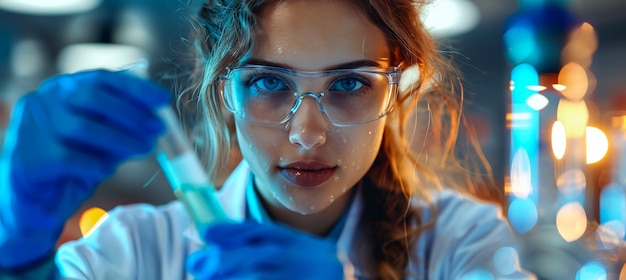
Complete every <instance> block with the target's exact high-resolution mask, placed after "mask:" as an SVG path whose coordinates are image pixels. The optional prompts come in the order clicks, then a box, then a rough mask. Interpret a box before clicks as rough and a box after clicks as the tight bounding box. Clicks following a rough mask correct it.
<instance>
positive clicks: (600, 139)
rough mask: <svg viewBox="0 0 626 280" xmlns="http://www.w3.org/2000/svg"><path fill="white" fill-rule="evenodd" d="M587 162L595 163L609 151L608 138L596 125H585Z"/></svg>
mask: <svg viewBox="0 0 626 280" xmlns="http://www.w3.org/2000/svg"><path fill="white" fill-rule="evenodd" d="M586 137H587V164H592V163H596V162H598V161H600V160H602V159H603V158H604V156H605V155H606V153H607V152H608V151H609V139H608V137H607V136H606V134H604V132H603V131H602V130H600V129H599V128H597V127H593V126H588V127H587V136H586Z"/></svg>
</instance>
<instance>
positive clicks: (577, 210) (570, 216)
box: [556, 202, 587, 242]
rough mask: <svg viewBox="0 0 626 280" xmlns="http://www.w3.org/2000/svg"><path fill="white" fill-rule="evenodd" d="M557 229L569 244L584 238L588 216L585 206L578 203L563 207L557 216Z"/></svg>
mask: <svg viewBox="0 0 626 280" xmlns="http://www.w3.org/2000/svg"><path fill="white" fill-rule="evenodd" d="M556 228H557V230H558V232H559V234H560V235H561V237H563V239H564V240H565V241H567V242H573V241H576V240H578V239H579V238H580V237H582V236H583V234H584V233H585V230H586V229H587V214H586V213H585V209H584V208H583V206H582V205H580V203H578V202H570V203H567V204H565V205H563V206H562V207H561V209H559V211H558V212H557V214H556Z"/></svg>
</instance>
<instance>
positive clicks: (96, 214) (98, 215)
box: [78, 207, 109, 237]
mask: <svg viewBox="0 0 626 280" xmlns="http://www.w3.org/2000/svg"><path fill="white" fill-rule="evenodd" d="M108 217H109V215H108V214H107V212H106V211H104V210H103V209H102V208H98V207H92V208H89V209H87V210H85V212H83V214H82V215H81V216H80V220H79V222H78V226H79V228H80V232H81V233H82V234H83V236H84V237H87V236H89V235H90V234H91V233H92V231H93V230H94V229H95V228H96V227H97V226H98V224H100V223H102V222H103V221H104V220H106V219H107V218H108Z"/></svg>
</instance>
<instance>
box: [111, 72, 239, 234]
mask: <svg viewBox="0 0 626 280" xmlns="http://www.w3.org/2000/svg"><path fill="white" fill-rule="evenodd" d="M148 66H149V63H148V61H146V60H142V61H139V62H137V63H133V64H131V65H130V66H128V67H125V68H123V69H122V70H121V71H124V72H126V73H129V74H131V75H134V76H137V77H142V78H147V77H148ZM157 115H158V116H159V117H160V118H161V119H162V120H163V122H164V123H165V127H166V132H165V134H164V135H163V136H161V137H160V138H159V140H158V151H157V161H158V162H159V164H160V165H161V168H162V169H163V172H164V173H165V176H166V177H167V179H168V181H169V183H170V185H171V188H172V191H173V192H174V195H175V196H176V198H178V199H179V200H180V201H182V202H183V204H184V205H185V208H186V209H187V212H188V213H189V215H190V216H191V218H192V219H193V221H194V223H195V225H196V227H197V228H198V229H200V228H203V227H206V226H207V225H209V224H211V223H214V222H217V221H220V220H227V219H228V217H227V215H226V213H225V212H224V210H223V209H222V207H221V204H220V202H219V200H218V199H217V195H216V191H215V187H214V186H213V184H211V182H210V181H209V178H208V176H207V175H206V172H205V171H204V168H203V166H202V164H201V163H200V160H199V159H198V157H197V156H196V154H195V151H194V150H193V149H192V147H191V145H190V143H189V141H188V139H187V137H186V136H185V133H184V132H183V130H182V128H181V127H180V124H179V122H178V118H177V117H176V115H175V114H174V111H173V110H172V108H171V107H169V106H168V107H163V108H161V109H159V110H158V111H157Z"/></svg>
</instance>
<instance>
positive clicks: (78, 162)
mask: <svg viewBox="0 0 626 280" xmlns="http://www.w3.org/2000/svg"><path fill="white" fill-rule="evenodd" d="M169 100H170V94H169V93H168V92H167V91H166V90H165V89H163V88H162V87H160V86H158V85H156V84H153V83H151V82H148V81H145V80H142V79H140V78H137V77H133V76H131V75H129V74H124V73H120V72H109V71H104V70H95V71H87V72H81V73H76V74H72V75H60V76H55V77H52V78H50V79H48V80H46V81H44V82H43V83H42V84H41V86H40V87H39V88H38V89H37V90H36V91H35V92H33V93H30V94H28V95H25V96H24V97H23V98H22V99H20V100H19V101H18V102H17V103H16V104H15V107H14V110H13V113H12V118H11V120H10V122H9V126H8V128H7V132H6V135H5V142H4V144H3V146H2V157H1V158H0V268H1V269H8V270H11V269H16V268H18V267H20V266H24V265H28V264H30V263H32V262H36V261H38V260H39V259H43V258H45V257H47V256H49V255H50V254H51V253H52V252H53V250H54V246H55V245H56V241H57V239H58V237H59V235H60V234H61V232H62V230H63V226H64V224H65V221H66V220H67V219H68V218H69V217H71V216H72V215H73V214H74V212H75V211H76V210H77V209H78V207H79V206H80V205H81V203H82V202H83V201H84V200H86V199H87V198H88V197H89V196H90V195H91V194H92V193H93V191H94V189H95V187H96V186H98V184H99V183H100V182H101V181H103V180H104V179H106V178H107V177H110V176H111V175H112V174H113V173H114V172H115V170H116V168H117V166H118V165H119V164H120V163H122V162H123V161H125V160H126V159H128V158H130V157H133V156H138V155H141V154H147V153H149V152H150V151H152V150H153V148H154V146H155V143H156V139H157V136H158V135H160V134H161V133H162V132H163V131H164V125H163V123H162V122H161V120H160V119H159V118H158V117H157V115H156V114H155V108H157V107H160V106H165V105H167V104H168V102H169Z"/></svg>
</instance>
